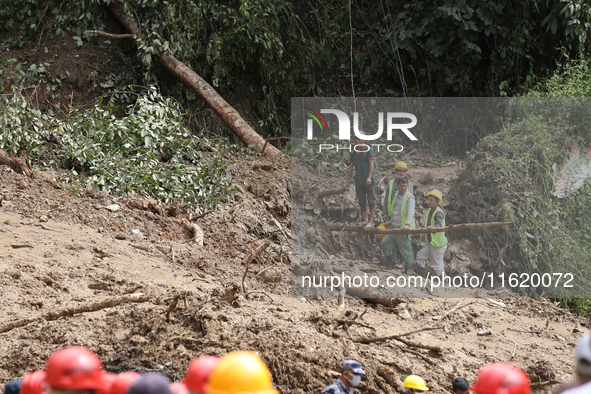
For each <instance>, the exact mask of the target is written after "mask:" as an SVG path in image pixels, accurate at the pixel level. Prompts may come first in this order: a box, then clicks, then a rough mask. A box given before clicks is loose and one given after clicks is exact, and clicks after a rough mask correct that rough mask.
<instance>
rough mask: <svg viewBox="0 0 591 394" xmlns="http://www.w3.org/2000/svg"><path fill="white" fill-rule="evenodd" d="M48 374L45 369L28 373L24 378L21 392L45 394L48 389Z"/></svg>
mask: <svg viewBox="0 0 591 394" xmlns="http://www.w3.org/2000/svg"><path fill="white" fill-rule="evenodd" d="M46 376H47V374H46V373H45V371H42V370H38V371H35V372H31V373H30V374H27V375H26V376H25V378H24V379H23V384H22V385H21V391H20V394H43V393H46V392H47V391H48V387H47V385H46V382H45V378H46Z"/></svg>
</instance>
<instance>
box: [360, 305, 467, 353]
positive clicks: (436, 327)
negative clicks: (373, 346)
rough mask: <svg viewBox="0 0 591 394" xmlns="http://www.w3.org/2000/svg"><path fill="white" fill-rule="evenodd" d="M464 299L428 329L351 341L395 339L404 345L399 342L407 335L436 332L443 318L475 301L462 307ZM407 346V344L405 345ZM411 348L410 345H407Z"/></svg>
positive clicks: (373, 341)
mask: <svg viewBox="0 0 591 394" xmlns="http://www.w3.org/2000/svg"><path fill="white" fill-rule="evenodd" d="M464 300H465V298H462V300H460V302H458V303H457V304H456V306H455V307H453V308H452V309H450V310H449V311H447V312H445V313H444V314H443V316H441V317H440V318H439V319H438V320H437V321H436V322H435V323H433V324H432V325H430V326H429V327H423V328H418V329H416V330H412V331H407V332H404V333H402V334H392V335H387V336H383V337H374V338H357V339H353V342H357V343H365V344H367V343H375V342H384V341H388V340H391V339H395V340H399V341H400V342H403V343H406V342H404V341H403V340H400V338H401V337H406V336H409V335H414V334H418V333H420V332H423V331H432V330H438V329H440V328H441V326H440V324H441V323H442V322H443V321H444V320H445V318H446V317H447V316H448V315H449V314H450V313H453V312H455V311H457V310H459V309H462V308H465V307H467V306H469V305H472V304H474V302H475V301H472V302H470V303H468V304H464V305H462V303H463V302H464ZM406 344H407V345H408V343H406ZM409 346H411V345H409ZM412 346H414V347H420V346H417V345H416V344H413V345H412ZM423 347H424V346H423ZM425 348H426V349H431V350H435V349H434V347H433V346H430V347H425ZM436 348H437V349H440V348H439V347H436Z"/></svg>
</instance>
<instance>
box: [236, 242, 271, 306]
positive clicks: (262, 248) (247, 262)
mask: <svg viewBox="0 0 591 394" xmlns="http://www.w3.org/2000/svg"><path fill="white" fill-rule="evenodd" d="M270 244H271V241H270V240H268V239H266V240H264V241H263V243H261V244H260V245H259V246H257V248H256V249H255V250H253V251H252V252H250V254H249V255H248V256H247V257H246V258H245V259H244V264H245V265H246V268H245V269H244V274H243V275H242V292H243V293H246V289H245V287H244V279H246V274H247V273H248V267H249V266H250V262H251V261H252V260H254V259H256V258H258V257H259V256H260V255H261V253H263V252H264V251H265V249H267V248H268V247H269V245H270ZM269 298H271V297H269ZM271 299H273V298H271Z"/></svg>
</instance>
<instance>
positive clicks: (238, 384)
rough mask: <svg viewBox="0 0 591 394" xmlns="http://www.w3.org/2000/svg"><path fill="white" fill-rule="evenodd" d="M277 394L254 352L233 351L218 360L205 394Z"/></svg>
mask: <svg viewBox="0 0 591 394" xmlns="http://www.w3.org/2000/svg"><path fill="white" fill-rule="evenodd" d="M237 393H249V394H279V391H277V390H275V389H274V388H273V379H272V377H271V372H269V368H268V367H267V364H265V362H264V361H263V360H262V359H261V358H260V357H259V356H258V355H257V354H256V353H254V352H249V351H242V350H239V351H234V352H230V353H228V354H226V355H225V356H223V357H221V358H220V361H219V362H218V363H217V365H216V366H215V369H214V370H213V372H212V373H211V375H210V377H209V381H208V383H207V385H206V386H205V394H237Z"/></svg>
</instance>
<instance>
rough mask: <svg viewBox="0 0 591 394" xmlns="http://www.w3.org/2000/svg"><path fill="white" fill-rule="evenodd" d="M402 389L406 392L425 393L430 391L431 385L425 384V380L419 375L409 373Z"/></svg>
mask: <svg viewBox="0 0 591 394" xmlns="http://www.w3.org/2000/svg"><path fill="white" fill-rule="evenodd" d="M402 389H403V390H404V392H405V393H423V392H425V391H429V387H427V385H426V384H425V380H424V379H423V378H421V377H420V376H419V375H408V376H407V377H406V379H404V383H403V384H402Z"/></svg>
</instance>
